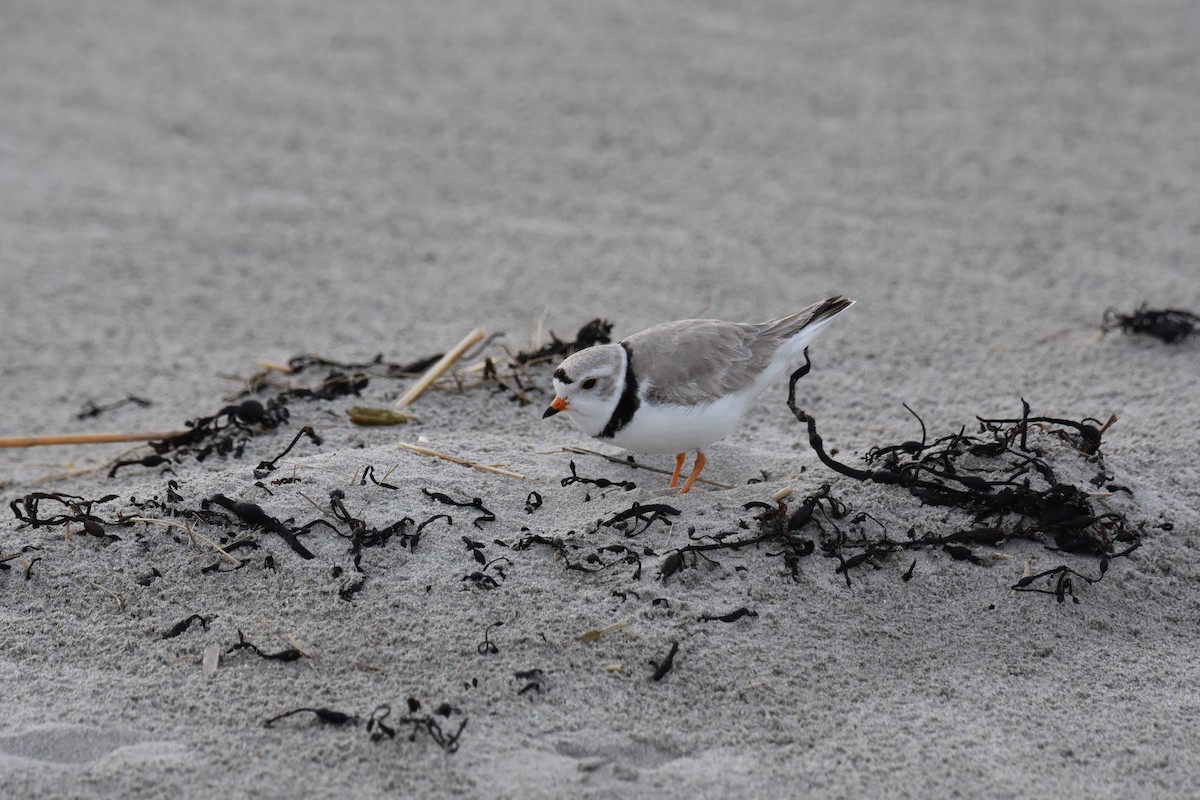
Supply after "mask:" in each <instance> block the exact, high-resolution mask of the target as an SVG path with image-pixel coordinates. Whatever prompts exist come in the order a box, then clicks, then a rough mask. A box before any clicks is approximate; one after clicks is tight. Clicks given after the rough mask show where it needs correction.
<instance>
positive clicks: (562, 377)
mask: <svg viewBox="0 0 1200 800" xmlns="http://www.w3.org/2000/svg"><path fill="white" fill-rule="evenodd" d="M554 377H555V378H556V379H557V380H558V382H559V383H574V382H575V381H574V380H573V379H571V378H569V377H567V371H566V370H565V369H563V368H562V367H559V368H558V369H556V370H554Z"/></svg>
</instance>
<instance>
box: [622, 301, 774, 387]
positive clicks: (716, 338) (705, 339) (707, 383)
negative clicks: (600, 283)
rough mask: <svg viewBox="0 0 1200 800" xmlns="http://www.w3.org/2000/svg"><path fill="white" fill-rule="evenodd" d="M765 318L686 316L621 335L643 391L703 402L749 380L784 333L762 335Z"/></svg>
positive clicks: (768, 360)
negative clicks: (756, 321)
mask: <svg viewBox="0 0 1200 800" xmlns="http://www.w3.org/2000/svg"><path fill="white" fill-rule="evenodd" d="M766 327H767V324H766V323H762V324H757V325H752V324H745V323H737V322H722V321H721V320H716V319H686V320H680V321H679V322H666V323H663V324H662V325H655V326H654V327H653V328H648V329H646V330H644V331H642V332H641V333H635V334H634V335H633V336H630V337H629V338H628V339H626V340H625V342H626V344H628V345H629V349H630V350H631V351H632V353H633V368H634V371H635V372H636V373H637V375H638V378H639V380H640V381H641V382H642V383H643V384H644V385H645V387H646V396H647V397H649V398H651V399H653V400H657V401H659V402H664V403H677V404H679V405H689V406H690V405H704V404H706V403H711V402H713V401H714V400H716V399H718V398H719V397H721V395H725V394H732V393H733V392H737V391H740V390H743V389H746V388H749V387H750V386H752V385H753V384H754V382H755V379H756V378H758V376H759V375H761V374H762V373H763V370H765V369H766V368H767V365H768V364H770V363H771V356H773V355H774V354H775V351H776V350H778V349H779V345H780V343H781V342H782V341H783V338H786V337H783V338H781V337H777V336H764V335H762V334H763V332H764V330H765V329H766Z"/></svg>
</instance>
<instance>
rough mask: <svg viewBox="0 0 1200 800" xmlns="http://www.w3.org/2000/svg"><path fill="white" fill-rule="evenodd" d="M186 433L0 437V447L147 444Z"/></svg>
mask: <svg viewBox="0 0 1200 800" xmlns="http://www.w3.org/2000/svg"><path fill="white" fill-rule="evenodd" d="M185 433H187V431H186V430H179V431H126V432H117V433H64V434H54V435H49V436H0V447H44V446H46V445H54V444H108V443H109V442H148V441H152V440H157V439H170V438H171V437H173V436H180V435H182V434H185Z"/></svg>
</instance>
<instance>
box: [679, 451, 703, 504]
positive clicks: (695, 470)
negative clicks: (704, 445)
mask: <svg viewBox="0 0 1200 800" xmlns="http://www.w3.org/2000/svg"><path fill="white" fill-rule="evenodd" d="M706 461H707V459H705V458H704V453H701V452H700V451H699V450H697V451H696V464H695V466H693V467H692V474H691V475H688V479H687V480H686V481H684V482H683V488H682V489H680V490H679V493H680V494H687V490H688V489H691V488H692V484H693V483H695V482H696V478H698V477H700V470H702V469H704V464H705V463H706ZM680 463H682V462H680Z"/></svg>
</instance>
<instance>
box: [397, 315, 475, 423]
mask: <svg viewBox="0 0 1200 800" xmlns="http://www.w3.org/2000/svg"><path fill="white" fill-rule="evenodd" d="M484 335H485V331H484V330H483V328H476V329H475V330H473V331H471V332H470V333H468V334H467V335H466V336H465V337H464V338H463V340H462V341H461V342H459V343H458V344H456V345H455V346H454V349H453V350H451V351H450V352H449V353H446V355H444V356H442V357H441V358H440V359H438V361H437V363H436V364H434V365H433V366H432V367H430V368H429V369H428V370H426V371H425V374H424V375H422V376H421V378H420V380H418V381H417V382H416V383H414V384H413V385H412V386H411V387H410V388H409V390H408V391H407V392H405V393H404V395H403V396H402V397H401V398H400V399H399V400H397V401H396V402H395V404H394V405H395V407H396V408H404V407H405V406H408V405H410V404H411V403H412V402H413V401H414V400H416V399H417V398H418V397H420V396H421V394H422V393H423V392H424V391H425V390H426V389H428V388H429V386H430V384H432V383H433V382H434V381H436V380H437V379H438V378H440V377H441V375H442V373H443V372H445V371H446V370H448V369H450V366H451V365H452V364H453V363H454V362H455V361H458V360H459V359H460V358H462V356H463V353H465V352H467V351H468V350H470V349H471V348H472V347H473V346H474V345H475V344H476V343H477V342H478V341H479V340H480V339H482V338H483V337H484Z"/></svg>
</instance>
